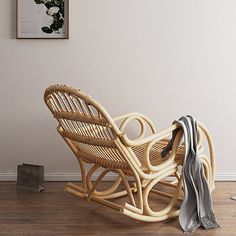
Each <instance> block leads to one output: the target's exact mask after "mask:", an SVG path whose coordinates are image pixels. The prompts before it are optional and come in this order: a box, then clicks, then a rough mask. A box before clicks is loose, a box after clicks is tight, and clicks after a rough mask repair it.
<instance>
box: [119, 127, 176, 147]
mask: <svg viewBox="0 0 236 236" xmlns="http://www.w3.org/2000/svg"><path fill="white" fill-rule="evenodd" d="M177 128H179V125H178V124H174V125H171V126H169V127H168V128H166V129H163V130H161V131H159V132H155V133H153V134H152V135H150V136H148V137H145V138H141V139H135V140H131V139H129V138H128V137H127V136H126V135H125V134H123V135H122V136H121V137H120V139H121V140H122V142H123V144H124V145H126V146H129V147H132V146H140V145H143V144H147V143H149V142H152V141H155V142H157V141H159V140H162V139H165V138H167V137H168V136H169V135H170V134H171V133H172V131H174V130H175V129H177Z"/></svg>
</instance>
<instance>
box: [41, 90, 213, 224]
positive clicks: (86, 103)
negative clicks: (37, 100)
mask: <svg viewBox="0 0 236 236" xmlns="http://www.w3.org/2000/svg"><path fill="white" fill-rule="evenodd" d="M44 100H45V103H46V104H47V106H48V108H49V109H50V110H51V112H52V113H53V116H54V117H55V118H56V119H57V120H58V123H59V125H58V127H57V131H58V132H59V134H60V135H61V136H62V138H63V139H64V140H65V142H66V143H67V144H68V145H69V147H70V148H71V150H72V151H73V153H74V154H75V156H76V158H77V159H78V162H79V165H80V170H81V176H82V184H81V185H80V186H79V185H76V184H74V183H67V184H66V185H65V191H67V192H69V193H71V194H73V195H75V196H78V197H80V198H83V199H86V200H88V201H89V200H92V201H95V202H97V203H100V204H102V205H104V206H107V207H110V208H112V209H114V210H116V211H119V212H120V213H122V214H124V215H126V216H129V217H131V218H134V219H137V220H140V221H148V222H156V221H162V220H165V219H168V218H171V217H175V216H178V214H179V207H178V208H176V206H177V205H180V204H177V202H178V201H180V202H181V201H182V200H183V194H184V190H183V186H182V182H183V181H182V176H181V166H182V164H183V157H184V144H182V143H181V142H182V141H181V137H182V131H181V129H180V130H179V131H178V134H177V135H176V138H175V141H174V145H173V148H172V150H171V152H170V154H169V155H168V156H167V157H166V158H162V157H161V154H160V153H161V151H162V150H163V148H164V147H165V146H166V145H167V143H168V138H169V137H170V136H171V133H172V131H173V130H175V129H177V128H178V126H177V124H175V125H171V126H170V127H168V128H167V129H164V130H160V131H157V129H156V127H155V126H154V124H153V123H152V121H151V120H150V119H149V118H148V117H146V116H144V115H142V114H140V113H129V114H126V115H123V116H120V117H117V118H114V119H112V118H111V116H110V115H109V114H108V112H107V111H106V110H105V109H104V108H103V107H102V106H101V105H100V104H99V103H98V102H97V101H96V100H94V99H93V98H92V97H90V96H88V95H86V94H85V93H83V92H82V91H80V90H79V89H74V88H71V87H68V86H65V85H52V86H50V87H49V88H47V89H46V91H45V94H44ZM133 121H136V122H138V124H139V125H140V133H139V135H138V137H137V138H135V139H131V138H129V137H128V135H127V134H126V130H127V126H128V125H130V124H131V123H132V122H133ZM198 126H199V127H198V131H199V132H198V148H199V153H200V158H201V160H202V163H203V165H204V170H205V176H206V179H207V181H208V184H209V187H210V190H211V191H212V190H213V189H214V152H213V145H212V141H211V137H210V135H209V132H208V131H207V129H206V128H205V127H204V126H203V125H202V124H201V123H199V122H198ZM148 129H149V130H150V132H151V134H150V133H148ZM203 136H205V138H206V140H207V141H208V146H209V157H210V158H208V157H207V156H206V155H205V154H204V153H203V144H204V142H203ZM85 163H89V164H91V165H92V167H91V168H90V169H89V170H86V169H87V168H85V166H84V164H85ZM101 167H102V171H100V173H99V175H98V177H97V179H96V181H95V182H92V180H91V179H92V176H93V175H94V173H95V172H96V174H97V171H98V169H101ZM109 172H113V173H117V179H116V180H114V184H113V185H112V186H111V187H109V188H108V189H106V190H102V191H99V190H98V185H99V183H100V182H101V181H102V179H103V177H104V176H105V175H106V174H108V173H109ZM96 176H97V175H96ZM167 177H168V179H167ZM121 183H123V184H121ZM157 184H158V186H159V185H160V186H161V185H163V186H165V187H164V188H166V187H169V188H170V189H172V192H170V191H164V190H161V189H157V188H156V186H157ZM122 187H123V188H122ZM150 193H153V194H157V195H161V196H162V197H164V198H166V199H167V200H168V201H167V203H166V206H165V207H164V208H163V209H161V210H158V211H155V210H153V209H151V207H150V205H149V199H148V197H149V195H150ZM122 196H127V197H126V198H124V202H123V203H122V204H118V203H115V202H114V201H113V202H112V201H111V200H112V199H115V198H119V197H122ZM127 199H128V200H127Z"/></svg>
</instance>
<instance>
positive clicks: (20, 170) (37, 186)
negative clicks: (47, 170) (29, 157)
mask: <svg viewBox="0 0 236 236" xmlns="http://www.w3.org/2000/svg"><path fill="white" fill-rule="evenodd" d="M17 186H18V188H19V189H23V190H29V191H33V192H41V191H42V190H44V167H43V166H39V165H31V164H25V163H23V164H22V165H18V166H17Z"/></svg>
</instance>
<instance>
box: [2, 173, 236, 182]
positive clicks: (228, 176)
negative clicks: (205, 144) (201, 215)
mask: <svg viewBox="0 0 236 236" xmlns="http://www.w3.org/2000/svg"><path fill="white" fill-rule="evenodd" d="M116 176H117V175H116V174H115V173H108V174H107V175H106V176H105V177H104V179H103V180H104V181H112V180H114V179H115V177H116ZM97 177H98V175H97V174H94V175H93V180H94V179H96V178H97ZM16 178H17V175H16V173H0V181H16ZM80 180H81V175H80V174H78V173H45V181H80ZM215 180H216V181H236V173H217V174H216V175H215Z"/></svg>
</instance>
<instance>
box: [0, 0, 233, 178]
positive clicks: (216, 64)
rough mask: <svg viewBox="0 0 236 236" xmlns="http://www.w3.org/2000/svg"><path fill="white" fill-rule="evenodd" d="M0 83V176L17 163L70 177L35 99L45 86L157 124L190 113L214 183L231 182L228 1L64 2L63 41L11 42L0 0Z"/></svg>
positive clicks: (10, 173) (10, 5) (10, 14)
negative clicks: (210, 152)
mask: <svg viewBox="0 0 236 236" xmlns="http://www.w3.org/2000/svg"><path fill="white" fill-rule="evenodd" d="M0 78H1V84H0V109H1V114H0V121H1V122H0V159H1V164H0V177H1V179H4V178H5V179H11V178H13V177H14V173H15V172H16V165H17V164H20V163H22V162H29V163H37V164H42V165H45V169H46V170H45V171H46V172H47V173H48V174H47V176H48V179H50V176H51V178H52V179H53V178H54V177H55V176H56V175H55V173H60V174H61V175H62V177H61V178H62V179H63V178H66V176H67V175H71V176H73V173H77V171H78V167H77V162H76V160H75V158H74V156H73V155H72V153H71V152H70V151H69V149H68V148H67V146H66V145H65V144H64V143H63V140H62V139H61V138H60V137H59V135H58V134H57V133H56V130H55V128H56V122H55V120H53V119H52V116H51V114H50V113H49V111H48V110H47V108H46V106H45V105H44V102H43V92H44V89H45V88H46V87H47V86H48V85H51V84H54V83H65V84H68V85H71V86H76V87H80V88H81V89H83V90H84V91H87V92H88V93H90V94H91V95H93V97H95V98H97V99H98V100H99V101H100V102H101V103H102V104H103V105H104V106H105V107H106V108H107V109H108V110H109V112H110V113H111V114H112V115H114V116H116V115H119V114H122V113H126V112H129V111H139V112H142V113H144V114H146V115H148V116H150V117H151V118H152V119H153V120H154V122H155V123H156V124H157V127H159V128H164V127H166V126H167V125H169V124H170V123H171V122H172V120H174V119H176V118H178V117H180V116H181V115H183V114H192V115H194V116H195V117H196V118H197V119H199V120H201V121H202V122H204V123H205V124H206V126H207V127H208V128H209V130H210V131H211V133H212V136H213V138H214V141H215V147H216V172H217V176H218V178H225V179H227V178H228V179H230V178H231V179H236V149H235V139H236V137H235V134H236V128H235V127H236V126H235V121H236V106H235V105H236V93H235V92H236V1H233V0H221V1H219V0H207V1H206V0H198V1H190V0H180V1H175V0H169V1H166V0H159V1H158V0H116V1H114V0H99V1H97V0H70V39H69V40H16V39H15V0H1V7H0ZM68 173H69V174H68ZM63 175H65V176H64V177H63ZM57 177H58V175H57Z"/></svg>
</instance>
